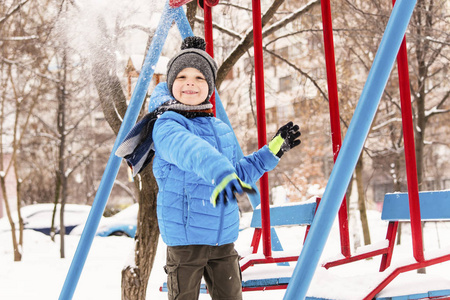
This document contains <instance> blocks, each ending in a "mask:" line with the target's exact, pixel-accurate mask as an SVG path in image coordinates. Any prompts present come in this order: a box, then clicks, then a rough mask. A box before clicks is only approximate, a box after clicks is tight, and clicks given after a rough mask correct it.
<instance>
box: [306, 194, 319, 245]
mask: <svg viewBox="0 0 450 300" xmlns="http://www.w3.org/2000/svg"><path fill="white" fill-rule="evenodd" d="M321 199H322V198H320V197H316V209H315V210H314V215H315V214H316V212H317V208H319V204H320V200H321ZM310 229H311V224H309V225H307V226H306V230H305V238H304V239H303V244H305V241H306V237H307V236H308V233H309V230H310Z"/></svg>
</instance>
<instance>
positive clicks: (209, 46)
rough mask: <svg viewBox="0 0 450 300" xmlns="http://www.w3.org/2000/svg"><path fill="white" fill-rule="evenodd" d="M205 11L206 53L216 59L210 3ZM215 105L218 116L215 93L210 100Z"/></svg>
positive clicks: (205, 4) (204, 4)
mask: <svg viewBox="0 0 450 300" xmlns="http://www.w3.org/2000/svg"><path fill="white" fill-rule="evenodd" d="M203 11H204V13H205V25H204V26H205V42H206V52H208V54H209V55H211V57H212V58H214V39H213V26H212V8H211V6H209V5H208V2H207V1H205V2H204V3H203ZM209 101H210V102H211V104H212V105H213V112H214V116H215V115H216V97H215V92H214V93H213V94H212V96H211V98H210V99H209Z"/></svg>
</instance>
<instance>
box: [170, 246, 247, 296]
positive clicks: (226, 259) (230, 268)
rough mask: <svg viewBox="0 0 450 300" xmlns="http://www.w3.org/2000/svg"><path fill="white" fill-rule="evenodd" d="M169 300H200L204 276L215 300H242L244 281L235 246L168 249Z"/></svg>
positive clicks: (177, 247)
mask: <svg viewBox="0 0 450 300" xmlns="http://www.w3.org/2000/svg"><path fill="white" fill-rule="evenodd" d="M164 269H165V271H166V273H167V288H168V290H169V300H195V299H198V296H199V292H200V283H201V279H202V276H203V277H204V278H205V282H206V286H207V287H208V291H209V294H210V295H211V297H212V299H213V300H241V299H242V278H241V269H240V267H239V255H238V253H237V252H236V250H235V249H234V244H226V245H223V246H205V245H189V246H176V247H170V246H168V247H167V264H166V266H165V267H164Z"/></svg>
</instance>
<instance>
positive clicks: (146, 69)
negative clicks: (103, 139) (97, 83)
mask: <svg viewBox="0 0 450 300" xmlns="http://www.w3.org/2000/svg"><path fill="white" fill-rule="evenodd" d="M178 9H182V8H177V9H173V8H170V7H169V5H168V4H166V6H165V8H164V11H163V14H162V17H161V20H160V23H159V24H158V28H157V30H156V33H155V37H154V39H153V41H152V44H151V45H150V49H149V51H148V54H147V56H146V58H145V61H144V64H143V66H142V71H141V73H140V75H139V78H138V81H137V84H136V88H135V90H134V93H133V96H132V97H131V100H130V104H129V106H128V109H127V112H126V114H125V117H124V120H123V122H122V126H121V128H120V130H119V133H118V135H117V138H116V141H115V143H114V146H113V149H112V151H111V156H110V157H109V160H108V163H107V165H106V169H105V172H104V173H103V177H102V180H101V182H100V185H99V188H98V190H97V194H96V195H95V199H94V203H93V205H92V209H91V211H90V213H89V216H88V219H87V221H86V225H85V228H84V230H83V233H82V235H81V238H80V241H79V243H78V246H77V250H76V252H75V255H74V257H73V260H72V263H71V265H70V268H69V272H68V274H67V277H66V280H65V282H64V285H63V288H62V290H61V294H60V296H59V300H70V299H72V297H73V294H74V292H75V288H76V286H77V284H78V280H79V279H80V275H81V271H82V270H83V267H84V264H85V262H86V258H87V255H88V253H89V250H90V248H91V245H92V241H93V239H94V236H95V233H96V231H97V228H98V224H99V222H100V219H101V216H102V214H103V211H104V210H105V206H106V202H107V201H108V198H109V195H110V193H111V190H112V187H113V183H114V179H115V178H116V177H117V173H118V171H119V167H120V163H121V161H122V158H120V157H117V156H116V155H115V154H114V153H115V152H116V149H117V147H118V146H119V145H120V143H121V142H122V140H123V139H124V138H125V136H126V134H127V133H128V132H129V131H130V130H131V128H132V127H133V126H134V124H135V123H136V120H137V118H138V115H139V111H140V109H141V107H142V104H143V102H144V100H145V96H146V94H147V89H148V86H149V84H150V81H151V79H152V77H153V73H154V69H155V66H156V63H157V62H158V59H159V56H160V54H161V50H162V47H163V45H164V42H165V40H166V37H167V34H168V32H169V29H170V27H171V25H172V22H173V14H174V12H176V10H178Z"/></svg>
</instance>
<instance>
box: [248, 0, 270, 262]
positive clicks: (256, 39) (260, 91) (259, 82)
mask: <svg viewBox="0 0 450 300" xmlns="http://www.w3.org/2000/svg"><path fill="white" fill-rule="evenodd" d="M252 14H253V49H254V55H255V86H256V114H257V122H258V124H257V126H258V148H262V147H264V146H265V145H266V144H267V137H266V104H265V97H264V64H263V49H262V21H261V3H260V1H259V0H252ZM259 185H260V194H261V225H262V236H263V253H264V255H265V256H266V257H271V256H272V245H271V236H270V207H269V204H270V203H269V177H268V175H267V173H265V174H264V175H263V176H262V177H261V179H260V181H259Z"/></svg>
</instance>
